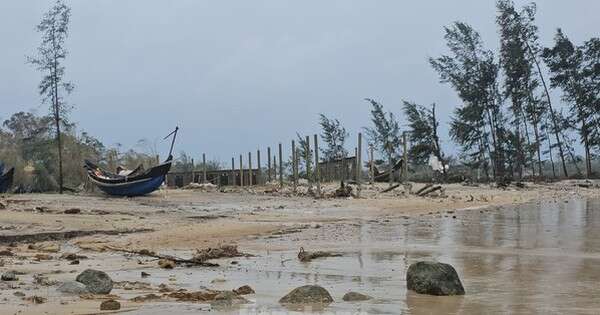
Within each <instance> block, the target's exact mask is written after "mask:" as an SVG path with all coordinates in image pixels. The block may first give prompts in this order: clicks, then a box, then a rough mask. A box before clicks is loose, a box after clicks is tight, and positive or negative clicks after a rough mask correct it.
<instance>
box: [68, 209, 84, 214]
mask: <svg viewBox="0 0 600 315" xmlns="http://www.w3.org/2000/svg"><path fill="white" fill-rule="evenodd" d="M79 213H81V209H79V208H71V209H67V210H65V214H79Z"/></svg>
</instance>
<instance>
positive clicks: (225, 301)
mask: <svg viewBox="0 0 600 315" xmlns="http://www.w3.org/2000/svg"><path fill="white" fill-rule="evenodd" d="M248 302H249V301H248V300H246V299H245V298H243V297H241V296H239V295H237V294H236V293H235V292H232V291H224V292H221V293H219V294H217V295H216V296H215V297H214V299H213V301H212V302H211V305H212V306H216V307H227V306H232V305H237V304H244V303H248Z"/></svg>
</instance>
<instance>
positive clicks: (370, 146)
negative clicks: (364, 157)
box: [369, 144, 375, 185]
mask: <svg viewBox="0 0 600 315" xmlns="http://www.w3.org/2000/svg"><path fill="white" fill-rule="evenodd" d="M369 151H370V153H371V154H370V156H369V178H370V179H371V185H373V184H375V170H374V168H373V167H374V165H373V163H375V161H374V160H375V158H374V156H373V145H372V144H370V145H369Z"/></svg>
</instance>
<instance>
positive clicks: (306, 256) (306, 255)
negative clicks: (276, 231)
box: [298, 247, 342, 262]
mask: <svg viewBox="0 0 600 315" xmlns="http://www.w3.org/2000/svg"><path fill="white" fill-rule="evenodd" d="M340 256H342V255H341V254H337V253H332V252H323V251H316V252H307V251H305V250H304V247H300V252H299V253H298V260H300V261H301V262H309V261H311V260H313V259H317V258H324V257H340Z"/></svg>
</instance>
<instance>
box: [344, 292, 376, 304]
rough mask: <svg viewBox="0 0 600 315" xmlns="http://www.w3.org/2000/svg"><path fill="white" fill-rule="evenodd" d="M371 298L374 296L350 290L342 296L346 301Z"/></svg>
mask: <svg viewBox="0 0 600 315" xmlns="http://www.w3.org/2000/svg"><path fill="white" fill-rule="evenodd" d="M370 299H372V297H370V296H368V295H364V294H362V293H358V292H348V293H346V294H344V297H342V300H344V301H346V302H355V301H367V300H370Z"/></svg>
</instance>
